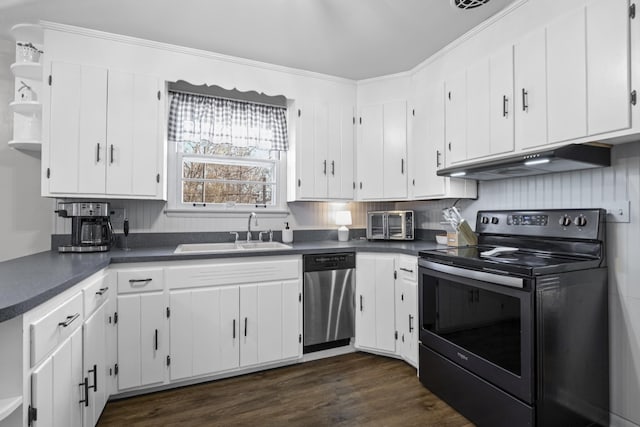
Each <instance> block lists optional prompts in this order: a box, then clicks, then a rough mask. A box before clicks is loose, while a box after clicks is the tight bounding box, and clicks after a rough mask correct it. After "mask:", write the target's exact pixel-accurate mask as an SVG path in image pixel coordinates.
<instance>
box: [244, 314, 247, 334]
mask: <svg viewBox="0 0 640 427" xmlns="http://www.w3.org/2000/svg"><path fill="white" fill-rule="evenodd" d="M244 336H245V337H246V336H247V318H246V317H245V318H244Z"/></svg>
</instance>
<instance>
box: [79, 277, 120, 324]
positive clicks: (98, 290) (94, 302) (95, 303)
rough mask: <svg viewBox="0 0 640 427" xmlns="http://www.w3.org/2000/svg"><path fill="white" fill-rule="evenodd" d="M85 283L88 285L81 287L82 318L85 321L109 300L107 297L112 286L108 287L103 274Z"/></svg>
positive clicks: (106, 278) (106, 279)
mask: <svg viewBox="0 0 640 427" xmlns="http://www.w3.org/2000/svg"><path fill="white" fill-rule="evenodd" d="M87 281H88V282H89V283H88V284H87V285H86V286H83V287H82V295H83V300H84V317H85V318H86V319H88V318H89V316H91V314H92V313H93V311H94V310H95V309H96V308H98V307H100V306H101V305H102V303H103V302H105V301H107V300H108V299H109V295H110V294H111V292H112V290H113V286H109V283H108V276H107V275H105V274H101V275H100V276H99V277H96V278H94V279H91V278H89V279H87Z"/></svg>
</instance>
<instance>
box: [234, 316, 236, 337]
mask: <svg viewBox="0 0 640 427" xmlns="http://www.w3.org/2000/svg"><path fill="white" fill-rule="evenodd" d="M233 339H234V340H235V339H236V319H233Z"/></svg>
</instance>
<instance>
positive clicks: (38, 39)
mask: <svg viewBox="0 0 640 427" xmlns="http://www.w3.org/2000/svg"><path fill="white" fill-rule="evenodd" d="M11 35H12V36H13V38H14V39H15V40H16V41H26V42H31V43H33V44H42V43H43V42H44V31H42V27H41V26H40V25H36V24H17V25H14V26H13V27H11Z"/></svg>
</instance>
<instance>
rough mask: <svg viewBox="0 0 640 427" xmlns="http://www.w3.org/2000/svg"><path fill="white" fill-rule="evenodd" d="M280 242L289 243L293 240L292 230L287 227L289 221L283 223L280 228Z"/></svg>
mask: <svg viewBox="0 0 640 427" xmlns="http://www.w3.org/2000/svg"><path fill="white" fill-rule="evenodd" d="M282 242H283V243H291V242H293V230H292V229H290V228H289V223H288V222H285V223H284V229H283V230H282Z"/></svg>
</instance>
